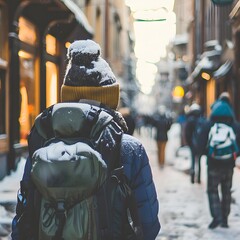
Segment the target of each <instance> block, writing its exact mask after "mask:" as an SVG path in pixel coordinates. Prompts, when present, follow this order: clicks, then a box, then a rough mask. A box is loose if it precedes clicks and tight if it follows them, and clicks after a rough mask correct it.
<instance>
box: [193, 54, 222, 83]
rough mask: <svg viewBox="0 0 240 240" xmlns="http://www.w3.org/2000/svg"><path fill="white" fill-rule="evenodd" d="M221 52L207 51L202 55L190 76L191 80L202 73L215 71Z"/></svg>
mask: <svg viewBox="0 0 240 240" xmlns="http://www.w3.org/2000/svg"><path fill="white" fill-rule="evenodd" d="M220 56H221V52H220V51H216V50H212V51H207V52H204V53H203V54H202V58H201V59H200V61H199V63H198V64H197V66H196V67H195V69H194V71H193V72H192V74H191V75H190V76H191V78H193V79H195V78H197V77H199V76H200V74H201V72H202V71H206V72H213V71H215V70H216V69H217V68H218V67H219V64H220Z"/></svg>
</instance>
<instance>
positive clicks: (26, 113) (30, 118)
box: [19, 51, 37, 143]
mask: <svg viewBox="0 0 240 240" xmlns="http://www.w3.org/2000/svg"><path fill="white" fill-rule="evenodd" d="M19 56H20V59H19V60H20V76H21V78H20V96H21V102H20V106H21V111H20V118H19V123H20V142H21V143H26V141H27V135H28V133H29V132H30V129H31V126H32V124H33V123H34V119H35V117H36V116H37V113H36V108H35V106H36V98H35V91H36V90H35V89H36V83H35V81H34V74H35V73H34V57H33V55H31V54H30V53H27V52H25V51H20V52H19Z"/></svg>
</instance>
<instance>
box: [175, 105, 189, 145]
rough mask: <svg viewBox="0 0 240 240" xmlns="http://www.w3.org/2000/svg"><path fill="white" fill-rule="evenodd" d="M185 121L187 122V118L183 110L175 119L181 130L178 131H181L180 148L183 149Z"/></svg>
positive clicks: (184, 143)
mask: <svg viewBox="0 0 240 240" xmlns="http://www.w3.org/2000/svg"><path fill="white" fill-rule="evenodd" d="M186 120H187V117H186V114H185V111H184V109H183V110H182V111H181V112H180V114H179V115H178V118H177V123H179V124H180V127H181V129H180V131H181V146H180V147H183V146H185V145H186V138H185V125H186Z"/></svg>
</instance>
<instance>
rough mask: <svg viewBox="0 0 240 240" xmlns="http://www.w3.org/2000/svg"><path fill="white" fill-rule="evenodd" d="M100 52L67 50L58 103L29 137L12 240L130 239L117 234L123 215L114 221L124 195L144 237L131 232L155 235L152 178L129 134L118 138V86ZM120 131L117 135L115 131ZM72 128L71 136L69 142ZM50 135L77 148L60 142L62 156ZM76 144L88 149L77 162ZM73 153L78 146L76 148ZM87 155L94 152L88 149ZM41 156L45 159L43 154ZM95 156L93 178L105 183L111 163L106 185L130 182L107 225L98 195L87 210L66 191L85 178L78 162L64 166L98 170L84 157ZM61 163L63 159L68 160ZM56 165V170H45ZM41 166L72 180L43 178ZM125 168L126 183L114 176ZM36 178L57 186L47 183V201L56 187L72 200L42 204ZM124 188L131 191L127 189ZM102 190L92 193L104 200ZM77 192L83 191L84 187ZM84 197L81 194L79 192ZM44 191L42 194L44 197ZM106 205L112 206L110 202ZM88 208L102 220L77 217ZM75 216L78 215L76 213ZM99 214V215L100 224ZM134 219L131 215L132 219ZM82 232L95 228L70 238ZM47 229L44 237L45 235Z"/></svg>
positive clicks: (83, 44)
mask: <svg viewBox="0 0 240 240" xmlns="http://www.w3.org/2000/svg"><path fill="white" fill-rule="evenodd" d="M100 51H101V49H100V46H99V45H98V44H97V43H95V42H94V41H92V40H79V41H75V42H73V43H72V44H71V45H70V47H69V48H68V52H67V59H68V65H67V68H66V74H65V77H64V82H63V85H62V88H61V101H62V102H61V103H57V104H55V105H53V106H51V107H50V108H48V109H46V110H45V111H43V113H41V114H40V115H39V117H38V118H37V119H36V121H35V124H34V126H33V127H32V130H31V133H30V134H29V137H28V148H29V157H28V158H27V161H26V165H25V169H24V174H23V177H22V180H21V182H20V190H19V191H18V195H17V197H18V202H17V207H16V216H15V217H14V219H13V221H12V234H11V236H12V239H13V240H19V239H20V240H22V239H24V240H30V239H31V240H35V239H41V240H44V239H53V238H54V234H55V239H57V240H58V239H62V234H63V233H64V234H65V236H64V239H65V240H68V239H71V240H75V239H78V240H79V239H89V240H90V239H91V240H92V239H100V236H106V237H102V238H101V239H121V240H124V239H128V237H129V236H125V232H124V233H123V231H122V230H123V229H125V227H126V224H127V223H126V222H122V220H123V219H126V216H127V215H124V218H118V219H115V218H114V216H115V215H114V216H113V211H114V213H116V216H115V217H117V216H118V215H119V214H120V213H121V212H122V210H121V209H123V207H124V206H125V205H124V204H121V199H124V198H125V195H124V194H127V197H128V201H127V202H129V201H131V200H133V199H135V202H136V208H135V209H134V210H135V212H134V213H135V214H134V215H135V218H132V219H137V218H136V216H138V220H139V222H138V225H137V226H141V229H142V234H140V233H141V231H138V230H140V229H139V228H135V225H133V226H132V230H131V232H133V231H134V232H135V233H136V234H135V237H136V239H145V240H154V239H156V236H157V235H158V232H159V230H160V223H159V219H158V210H159V204H158V199H157V194H156V189H155V185H154V182H153V179H152V172H151V168H150V165H149V159H148V156H147V153H146V151H145V149H144V147H143V145H142V144H141V143H140V142H139V140H137V139H136V138H135V137H133V136H130V135H129V134H125V133H122V132H126V131H127V128H126V123H125V121H124V119H123V117H122V116H121V115H120V113H118V112H117V111H116V108H117V105H118V101H119V84H118V83H117V81H116V77H115V76H114V74H113V72H112V70H111V68H110V67H109V65H108V63H107V62H106V61H105V60H104V59H103V58H102V57H101V55H100V54H101V52H100ZM58 114H60V117H58ZM74 114H75V115H74ZM71 116H73V118H71ZM54 123H55V124H54ZM105 123H109V124H111V123H112V125H108V126H109V127H108V128H107V126H105ZM40 126H41V127H40ZM104 127H105V128H104ZM101 129H104V130H103V131H104V132H102V133H101V131H100V130H101ZM119 129H121V131H120V132H119ZM73 130H74V136H73V138H72V131H73ZM99 131H100V133H99ZM89 132H90V133H91V134H92V135H93V136H95V137H96V139H97V140H96V141H92V139H90V140H91V141H89V140H88V136H89ZM53 133H54V134H55V135H57V136H60V140H61V136H65V135H68V134H69V136H70V137H69V136H68V139H65V141H66V142H69V141H70V140H74V144H73V145H68V144H66V143H65V142H60V143H61V144H62V145H64V146H65V150H64V149H62V147H59V148H57V146H60V145H56V144H59V142H58V141H59V137H54V138H52V134H53ZM96 133H97V134H96ZM114 133H116V134H114ZM117 133H119V134H117ZM48 137H51V139H50V140H49V139H48ZM120 137H121V138H120ZM84 139H85V141H84ZM80 141H81V142H80ZM118 143H119V144H118ZM43 145H44V146H43ZM62 145H61V146H62ZM79 145H80V146H82V145H84V146H85V148H84V149H85V153H84V154H83V155H82V156H81V158H80V157H76V155H75V153H74V154H73V155H72V153H71V152H72V151H73V150H72V149H71V147H72V146H79ZM95 145H97V147H96V149H97V150H99V153H96V150H94V149H93V148H94V146H95ZM53 146H56V148H55V149H53ZM48 148H49V149H53V151H47V150H45V149H48ZM74 149H78V148H77V147H75V148H74ZM84 149H82V148H79V150H76V151H80V152H81V151H84ZM88 149H92V150H91V151H90V150H88ZM43 150H44V151H43ZM45 151H46V152H47V153H48V154H45ZM77 153H78V152H77ZM55 154H56V156H59V161H58V162H59V163H58V162H57V163H56V161H55V160H56V159H55V158H56V156H54V155H55ZM52 155H53V156H52ZM50 156H52V157H53V160H48V161H46V160H44V161H42V160H41V159H43V158H45V157H50ZM93 156H95V157H94V158H93V159H92V161H93V163H96V162H97V164H98V166H99V167H97V170H96V168H95V171H90V173H91V174H93V175H92V176H95V174H98V173H102V174H103V175H102V176H100V179H102V180H104V178H103V177H104V176H105V175H104V174H105V173H106V171H105V170H104V169H108V168H109V169H110V170H111V168H110V166H111V165H115V164H117V163H116V162H113V161H115V160H114V159H119V160H118V164H117V166H122V167H119V168H117V169H114V172H113V173H112V174H111V175H110V177H111V178H110V180H108V178H107V181H113V184H110V185H109V187H114V186H116V184H121V183H124V182H127V183H128V184H127V185H126V184H125V185H123V186H124V188H121V187H120V188H116V191H117V192H118V193H120V194H121V193H122V194H121V195H120V196H118V197H117V198H115V201H117V203H118V204H117V206H114V208H113V209H112V211H110V212H108V213H109V216H108V218H107V219H108V221H104V220H103V221H102V220H101V219H102V218H101V217H102V215H104V214H106V212H105V211H101V209H103V210H104V209H105V208H107V207H108V204H106V201H97V204H96V203H94V202H92V200H91V199H95V197H92V198H90V199H89V200H87V202H88V204H87V205H84V202H85V201H83V202H80V203H77V205H74V204H75V201H76V198H78V197H81V196H80V195H79V196H78V195H76V194H75V191H71V188H70V189H68V185H69V184H70V183H71V184H78V183H79V184H80V183H81V181H80V179H81V178H82V177H84V176H85V173H86V172H87V170H88V168H86V169H85V170H86V171H83V172H82V174H79V175H76V172H77V169H78V167H79V166H80V167H81V164H78V165H76V169H74V170H72V171H70V172H69V171H68V172H66V171H65V168H66V167H69V164H75V161H77V160H81V159H82V161H83V162H82V163H83V164H88V165H87V166H89V168H90V169H92V167H94V166H95V165H96V164H90V165H89V163H88V161H84V159H86V158H87V157H93ZM66 159H68V161H67V160H66ZM33 162H34V164H33ZM53 162H54V163H56V164H52V165H49V164H51V163H53ZM41 164H43V165H44V166H45V165H47V166H51V167H55V166H56V165H57V166H62V167H61V168H60V173H61V171H63V173H64V174H67V175H68V176H69V177H66V178H65V177H64V175H63V174H60V173H59V174H58V175H57V177H56V175H54V176H55V177H54V178H52V177H48V176H47V175H46V174H47V173H48V172H49V171H51V169H52V168H51V167H46V168H44V169H43V168H41V166H42V165H41ZM59 164H60V165H59ZM61 164H63V165H61ZM64 164H66V167H64V166H65V165H64ZM70 166H71V165H70ZM74 166H75V165H74ZM122 169H123V173H124V175H125V177H126V181H125V180H124V179H125V177H123V176H122V175H119V174H120V173H122ZM110 172H111V171H110ZM54 173H55V172H52V174H54ZM72 175H74V176H75V178H76V179H74V180H71V176H72ZM78 176H79V177H78ZM119 176H120V177H121V178H120V177H119ZM40 178H41V179H42V178H43V181H45V182H46V185H48V184H50V185H51V184H52V183H53V182H52V181H54V184H56V185H57V186H58V188H57V189H59V190H57V189H56V188H53V187H52V185H51V186H50V188H47V191H48V192H47V193H48V194H49V195H50V196H51V198H50V200H52V198H53V197H54V196H55V195H54V194H56V195H57V196H58V195H59V194H60V193H61V191H62V187H61V188H60V186H65V189H66V191H68V192H67V196H68V195H70V197H71V194H75V195H74V196H75V198H70V201H69V204H68V205H66V204H65V203H64V202H58V204H56V205H55V204H53V203H51V201H50V202H47V201H45V200H44V198H43V197H42V196H41V195H40V193H39V189H40V190H41V188H40V186H42V182H41V181H36V180H38V179H40ZM111 179H112V180H111ZM114 179H117V180H118V181H116V180H114ZM92 180H94V179H93V177H92V179H90V181H85V184H83V186H82V187H83V188H84V186H85V185H86V184H89V182H91V181H92ZM49 181H50V182H49ZM103 182H105V181H103ZM62 184H63V185H62ZM94 186H95V187H97V186H98V184H97V183H96V184H94V185H93V187H94ZM127 186H129V187H130V188H127ZM45 187H46V186H42V188H43V189H46V188H45ZM126 188H127V189H128V190H129V191H125V190H127V189H126ZM104 189H106V188H102V191H101V190H100V189H99V191H98V193H97V194H98V195H104V194H103V193H105V195H106V193H107V192H105V190H104ZM107 189H108V188H107ZM130 189H131V191H132V194H131V195H129V194H128V192H130ZM60 190H61V191H60ZM76 190H77V191H80V190H81V189H76ZM56 191H57V192H56ZM87 192H88V191H87V189H86V191H85V192H84V193H83V194H86V193H87ZM41 193H42V192H41ZM43 193H46V192H45V191H44V192H43ZM101 193H102V194H101ZM114 194H116V192H114ZM105 195H104V196H105ZM64 197H65V196H64ZM96 199H98V198H96ZM100 199H102V198H100ZM107 201H108V203H109V201H110V199H108V200H107ZM39 202H40V203H39ZM90 203H91V206H93V207H92V210H93V211H96V210H95V209H96V207H97V209H98V210H99V214H96V215H94V216H93V215H92V214H90V215H89V214H87V215H86V216H87V217H86V218H83V217H82V218H79V211H82V210H81V209H82V208H78V206H79V204H80V206H82V205H84V207H85V208H88V207H89V206H90V205H89V204H90ZM110 203H111V202H110ZM92 204H93V205H92ZM73 205H74V206H73ZM94 206H95V207H94ZM115 207H116V209H115ZM119 207H121V208H119ZM55 209H56V210H55ZM75 210H76V211H77V212H76V213H75ZM116 210H118V211H116ZM89 213H90V212H89ZM91 213H93V212H91ZM74 214H76V215H74ZM74 216H75V218H74V219H72V218H71V217H74ZM97 216H99V219H98V218H97ZM110 216H111V218H110ZM131 216H133V215H132V214H131ZM89 217H91V218H96V219H98V220H96V222H98V223H99V225H98V224H94V225H93V224H90V225H88V226H85V225H87V224H88V223H87V219H89ZM133 217H134V216H133ZM69 218H70V219H72V220H74V221H72V222H71V223H70V222H69V221H68V219H69ZM109 218H110V219H109ZM83 219H84V220H83ZM56 223H58V226H57V231H56V233H54V232H53V226H55V224H56ZM67 223H68V224H67ZM114 224H118V225H117V226H122V227H121V229H115V228H108V225H110V226H113V225H114ZM119 224H120V225H119ZM114 226H115V225H114ZM85 227H86V228H87V229H94V227H96V228H95V230H96V231H98V232H95V230H94V231H91V232H89V233H88V234H90V235H91V236H92V234H94V235H95V236H96V238H93V237H91V236H90V237H89V235H88V237H87V238H81V237H80V236H79V234H77V236H78V237H73V236H74V234H75V235H76V233H75V232H74V229H75V230H76V231H78V232H79V231H80V232H81V233H83V228H84V229H85ZM98 227H102V228H101V229H100V230H101V231H100V230H99V229H98V230H97V228H98ZM45 229H46V231H44V230H45ZM113 229H115V230H116V231H115V232H114V234H115V235H114V236H115V237H114V236H113V233H112V230H113ZM128 230H129V228H128ZM52 232H53V233H52ZM40 233H41V234H44V236H46V235H51V236H48V237H46V238H42V237H39V236H40ZM98 233H99V234H98ZM134 239H135V238H134Z"/></svg>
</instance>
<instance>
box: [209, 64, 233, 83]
mask: <svg viewBox="0 0 240 240" xmlns="http://www.w3.org/2000/svg"><path fill="white" fill-rule="evenodd" d="M232 65H233V62H232V61H230V60H227V61H226V62H225V63H224V64H222V65H221V66H220V67H219V68H218V69H217V70H216V71H215V72H214V73H213V77H214V78H216V79H219V78H222V77H224V76H226V75H227V74H228V73H229V72H230V70H231V69H232Z"/></svg>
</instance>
